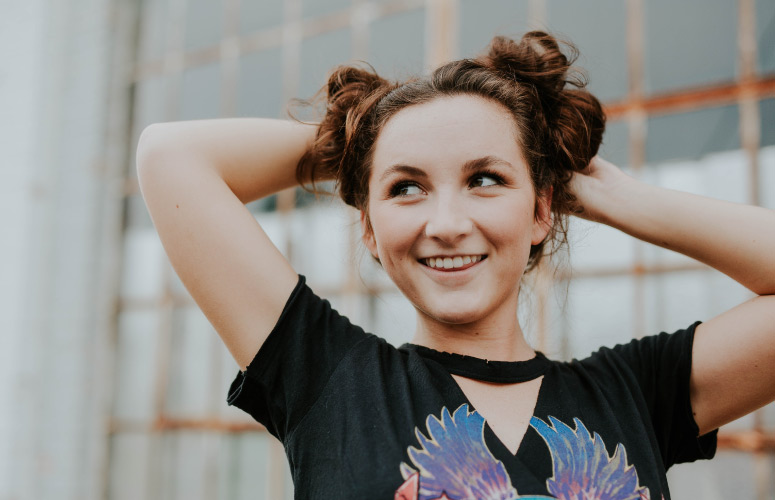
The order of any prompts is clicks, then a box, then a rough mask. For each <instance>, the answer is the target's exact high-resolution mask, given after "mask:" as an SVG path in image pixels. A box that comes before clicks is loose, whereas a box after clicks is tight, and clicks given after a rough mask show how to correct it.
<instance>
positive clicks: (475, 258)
mask: <svg viewBox="0 0 775 500" xmlns="http://www.w3.org/2000/svg"><path fill="white" fill-rule="evenodd" d="M480 260H482V256H481V255H466V256H463V257H461V256H458V257H429V258H427V259H425V264H426V265H427V266H428V267H432V268H434V269H456V268H459V267H463V266H467V265H468V264H476V263H477V262H479V261H480Z"/></svg>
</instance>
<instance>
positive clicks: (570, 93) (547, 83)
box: [479, 31, 605, 175]
mask: <svg viewBox="0 0 775 500" xmlns="http://www.w3.org/2000/svg"><path fill="white" fill-rule="evenodd" d="M562 45H563V46H564V47H563V48H564V49H565V52H563V50H562V48H561V46H560V43H559V42H558V41H557V39H556V38H555V37H553V36H552V35H549V34H548V33H545V32H543V31H531V32H529V33H526V34H525V35H524V36H523V37H522V38H521V40H520V41H519V42H515V41H514V40H512V39H510V38H507V37H503V36H496V37H495V38H493V39H492V42H491V43H490V46H489V48H488V51H487V53H486V54H485V55H484V56H482V57H480V59H479V61H480V62H481V63H482V64H484V65H485V66H486V67H488V68H489V69H490V70H492V71H494V72H496V73H497V74H499V75H500V76H501V77H503V78H506V79H510V80H512V81H515V82H516V83H518V84H522V85H527V86H528V88H531V89H532V90H533V91H534V93H535V97H536V99H537V101H538V102H539V103H540V105H541V110H542V111H543V113H542V114H543V118H544V120H546V125H547V127H548V129H549V131H550V133H551V135H552V138H553V140H552V141H551V144H553V145H554V147H553V149H554V151H552V152H550V154H551V155H552V160H553V161H552V163H553V164H554V165H556V166H557V167H559V168H560V169H561V170H565V171H568V172H567V175H570V173H571V172H572V171H579V170H581V169H583V168H585V167H586V166H587V164H588V163H589V161H590V160H591V159H592V157H593V156H594V155H595V154H597V150H598V148H599V146H600V142H601V141H602V136H603V130H604V129H605V114H604V112H603V109H602V106H601V105H600V102H599V101H598V100H597V98H595V97H594V96H593V95H592V94H590V93H589V92H587V91H586V90H585V89H584V87H586V85H587V79H586V76H585V75H584V73H582V72H581V71H580V70H578V69H576V68H575V67H574V66H573V63H574V62H575V61H576V59H577V58H578V50H577V49H576V47H575V46H574V45H573V44H571V43H570V42H563V44H562ZM566 53H567V54H566Z"/></svg>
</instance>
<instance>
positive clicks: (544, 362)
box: [400, 343, 551, 384]
mask: <svg viewBox="0 0 775 500" xmlns="http://www.w3.org/2000/svg"><path fill="white" fill-rule="evenodd" d="M400 349H401V350H404V351H410V352H415V353H417V354H418V355H420V356H421V357H423V358H426V359H430V360H432V361H435V362H437V363H439V364H440V365H442V366H443V367H444V368H445V369H446V370H447V371H448V372H449V373H450V374H452V375H459V376H461V377H466V378H471V379H474V380H480V381H482V382H494V383H502V384H513V383H518V382H527V381H530V380H534V379H536V378H538V377H540V376H541V375H543V374H544V373H545V372H546V370H547V369H548V368H549V366H550V365H551V361H550V360H549V359H547V357H546V356H544V354H543V353H542V352H540V351H536V355H535V357H533V358H531V359H528V360H525V361H490V360H487V359H482V358H477V357H474V356H467V355H465V354H457V353H452V352H442V351H437V350H435V349H431V348H430V347H425V346H421V345H417V344H409V343H407V344H404V345H402V346H401V347H400Z"/></svg>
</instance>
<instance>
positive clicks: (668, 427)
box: [613, 322, 718, 468]
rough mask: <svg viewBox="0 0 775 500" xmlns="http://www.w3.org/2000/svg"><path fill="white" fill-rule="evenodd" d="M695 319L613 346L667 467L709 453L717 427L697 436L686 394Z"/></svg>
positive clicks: (712, 451)
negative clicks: (681, 327)
mask: <svg viewBox="0 0 775 500" xmlns="http://www.w3.org/2000/svg"><path fill="white" fill-rule="evenodd" d="M699 324H700V322H696V323H694V324H693V325H691V326H690V327H689V328H686V329H684V330H678V331H676V332H674V333H665V332H662V333H660V334H658V335H654V336H650V337H644V338H642V339H638V340H633V341H631V342H629V343H627V344H622V345H618V346H616V347H614V348H613V350H614V351H615V352H617V353H618V354H619V355H620V356H621V357H622V358H624V361H625V363H626V364H627V365H628V366H629V367H630V368H631V370H632V371H633V373H634V375H635V377H636V379H637V381H638V384H639V385H640V388H641V391H642V393H643V396H644V398H645V401H646V405H647V406H648V409H649V412H650V414H651V420H652V423H653V426H654V431H655V434H656V438H657V441H658V444H659V447H660V451H661V454H662V459H663V462H664V464H665V467H666V468H669V467H670V466H671V465H674V464H677V463H682V462H693V461H695V460H698V459H705V458H713V456H714V455H715V453H716V437H717V432H718V431H713V432H709V433H707V434H704V435H703V436H699V437H698V433H699V427H698V426H697V423H696V422H695V420H694V415H693V412H692V406H691V398H690V393H689V378H690V376H691V369H692V345H693V342H694V331H695V328H696V327H697V325H699Z"/></svg>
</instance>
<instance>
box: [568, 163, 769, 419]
mask: <svg viewBox="0 0 775 500" xmlns="http://www.w3.org/2000/svg"><path fill="white" fill-rule="evenodd" d="M572 188H573V191H574V193H575V194H576V195H577V197H578V199H579V202H580V204H581V205H582V206H583V208H584V214H583V216H584V217H585V218H588V219H590V220H595V221H598V222H602V223H604V224H607V225H610V226H612V227H615V228H617V229H620V230H622V231H624V232H626V233H627V234H630V235H632V236H634V237H636V238H639V239H641V240H644V241H647V242H649V243H653V244H655V245H659V246H661V247H664V248H668V249H671V250H675V251H677V252H680V253H682V254H684V255H687V256H689V257H692V258H694V259H697V260H699V261H701V262H704V263H705V264H708V265H710V266H712V267H714V268H715V269H718V270H719V271H721V272H723V273H724V274H726V275H728V276H730V277H731V278H733V279H735V280H736V281H738V282H739V283H741V284H742V285H744V286H745V287H747V288H748V289H750V290H751V291H753V292H754V293H756V294H757V295H759V297H755V298H754V299H752V300H749V301H748V302H745V303H743V304H741V305H739V306H737V307H735V308H733V309H731V310H729V311H726V312H724V313H722V314H721V315H719V316H717V317H715V318H712V319H711V320H709V321H707V322H704V323H703V324H701V325H700V326H699V327H698V328H697V332H696V337H695V342H694V348H693V352H692V374H691V399H692V408H693V411H694V413H695V420H696V421H697V424H698V425H699V427H700V433H701V434H704V433H706V432H709V431H711V430H713V429H715V428H717V427H719V426H721V425H723V424H725V423H727V422H730V421H732V420H734V419H736V418H738V417H740V416H742V415H745V414H746V413H749V412H751V411H753V410H755V409H756V408H759V407H761V406H763V405H765V404H767V403H769V402H771V401H773V400H775V295H773V294H775V257H773V256H775V212H773V211H772V210H767V209H764V208H760V207H754V206H747V205H740V204H736V203H729V202H725V201H720V200H714V199H710V198H705V197H702V196H696V195H692V194H688V193H681V192H677V191H672V190H669V189H663V188H659V187H655V186H650V185H646V184H643V183H641V182H638V181H637V180H635V179H633V178H631V177H629V176H627V175H625V174H624V173H622V172H621V171H620V170H619V169H618V168H616V167H615V166H613V165H612V164H610V163H608V162H606V161H604V160H601V159H599V158H596V159H594V160H593V161H592V163H591V165H590V168H589V171H588V172H587V175H576V176H575V177H574V179H573V184H572Z"/></svg>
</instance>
